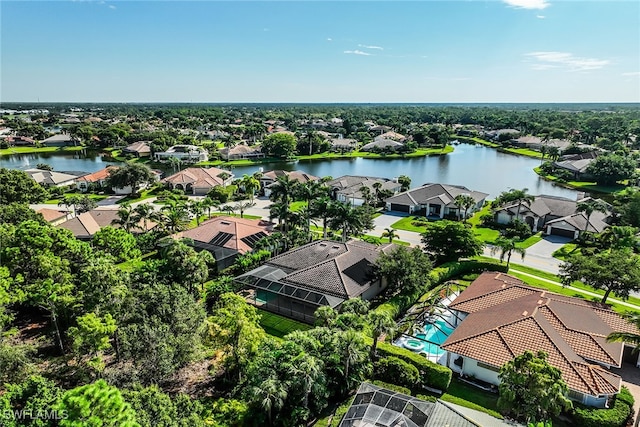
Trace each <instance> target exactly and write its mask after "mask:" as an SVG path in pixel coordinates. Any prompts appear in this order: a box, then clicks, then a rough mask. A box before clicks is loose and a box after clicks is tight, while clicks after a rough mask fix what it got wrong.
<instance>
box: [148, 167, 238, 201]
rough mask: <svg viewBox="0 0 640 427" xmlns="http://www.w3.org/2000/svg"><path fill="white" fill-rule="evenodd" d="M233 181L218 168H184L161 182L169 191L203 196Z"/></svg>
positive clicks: (226, 172) (231, 177)
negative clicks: (167, 186) (168, 187)
mask: <svg viewBox="0 0 640 427" xmlns="http://www.w3.org/2000/svg"><path fill="white" fill-rule="evenodd" d="M232 181H233V174H232V173H231V172H230V171H228V170H224V169H218V168H213V167H212V168H186V169H183V170H181V171H180V172H178V173H175V174H173V175H171V176H169V177H167V178H165V179H163V180H162V181H161V182H163V183H165V184H167V185H169V186H170V187H171V189H174V190H182V191H184V192H185V193H186V194H192V195H194V196H204V195H206V194H207V193H208V192H209V191H210V190H211V189H212V188H213V187H216V186H218V185H222V186H227V185H229V184H231V182H232Z"/></svg>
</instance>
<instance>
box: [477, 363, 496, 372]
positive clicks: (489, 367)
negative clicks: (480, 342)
mask: <svg viewBox="0 0 640 427" xmlns="http://www.w3.org/2000/svg"><path fill="white" fill-rule="evenodd" d="M478 367H479V368H482V369H486V370H488V371H493V372H500V368H498V367H496V366H493V365H487V364H486V363H482V362H478Z"/></svg>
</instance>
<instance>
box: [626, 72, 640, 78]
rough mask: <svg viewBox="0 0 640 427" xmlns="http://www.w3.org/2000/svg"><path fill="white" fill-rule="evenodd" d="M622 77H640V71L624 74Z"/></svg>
mask: <svg viewBox="0 0 640 427" xmlns="http://www.w3.org/2000/svg"><path fill="white" fill-rule="evenodd" d="M622 75H623V76H626V77H639V76H640V71H631V72H629V73H622Z"/></svg>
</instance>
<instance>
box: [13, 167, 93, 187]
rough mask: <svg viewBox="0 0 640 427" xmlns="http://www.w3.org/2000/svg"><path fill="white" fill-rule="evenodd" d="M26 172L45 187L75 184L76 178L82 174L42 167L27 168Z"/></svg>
mask: <svg viewBox="0 0 640 427" xmlns="http://www.w3.org/2000/svg"><path fill="white" fill-rule="evenodd" d="M25 172H26V173H27V174H29V176H30V177H31V178H33V179H34V180H35V181H36V182H37V183H38V184H40V185H42V186H44V187H66V186H68V185H73V184H74V183H75V182H76V180H77V179H78V178H79V177H80V176H82V175H73V174H70V173H64V172H55V171H48V170H42V169H26V170H25ZM84 173H86V172H84Z"/></svg>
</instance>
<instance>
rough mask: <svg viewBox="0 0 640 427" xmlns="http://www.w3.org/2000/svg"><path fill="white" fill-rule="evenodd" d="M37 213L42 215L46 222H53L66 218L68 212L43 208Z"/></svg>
mask: <svg viewBox="0 0 640 427" xmlns="http://www.w3.org/2000/svg"><path fill="white" fill-rule="evenodd" d="M36 212H38V213H40V214H42V216H43V217H44V220H45V221H47V222H53V221H55V220H57V219H60V218H64V217H65V216H66V215H67V212H64V211H58V210H55V209H48V208H42V209H39V210H37V211H36Z"/></svg>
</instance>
